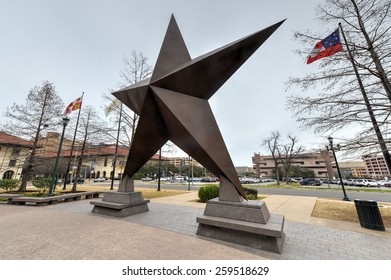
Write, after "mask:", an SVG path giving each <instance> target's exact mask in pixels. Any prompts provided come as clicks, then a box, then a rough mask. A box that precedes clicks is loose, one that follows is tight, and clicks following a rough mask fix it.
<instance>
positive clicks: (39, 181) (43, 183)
mask: <svg viewBox="0 0 391 280" xmlns="http://www.w3.org/2000/svg"><path fill="white" fill-rule="evenodd" d="M51 183H52V178H35V179H34V180H32V181H31V184H32V185H33V186H34V187H36V188H37V189H39V192H41V191H43V193H45V192H46V191H47V190H48V189H49V187H50V184H51Z"/></svg>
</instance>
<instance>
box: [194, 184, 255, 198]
mask: <svg viewBox="0 0 391 280" xmlns="http://www.w3.org/2000/svg"><path fill="white" fill-rule="evenodd" d="M243 189H244V193H245V194H246V196H247V199H249V200H257V199H258V190H257V189H252V188H245V187H244V188H243ZM218 196H219V186H218V185H213V184H210V185H205V186H203V187H201V188H200V189H199V190H198V197H199V199H200V201H202V202H208V200H211V199H213V198H216V197H218Z"/></svg>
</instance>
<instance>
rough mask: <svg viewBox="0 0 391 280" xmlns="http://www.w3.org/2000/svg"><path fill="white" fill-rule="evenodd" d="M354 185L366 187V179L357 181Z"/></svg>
mask: <svg viewBox="0 0 391 280" xmlns="http://www.w3.org/2000/svg"><path fill="white" fill-rule="evenodd" d="M354 185H355V186H357V187H364V186H365V182H364V179H356V181H355V182H354Z"/></svg>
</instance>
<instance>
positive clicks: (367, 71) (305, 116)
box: [287, 0, 391, 152]
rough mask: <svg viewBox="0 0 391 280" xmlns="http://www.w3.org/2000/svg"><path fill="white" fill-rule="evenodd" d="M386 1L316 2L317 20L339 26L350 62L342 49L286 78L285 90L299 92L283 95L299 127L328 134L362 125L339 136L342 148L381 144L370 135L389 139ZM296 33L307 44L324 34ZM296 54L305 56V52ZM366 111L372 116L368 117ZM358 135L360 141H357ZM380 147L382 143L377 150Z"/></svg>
mask: <svg viewBox="0 0 391 280" xmlns="http://www.w3.org/2000/svg"><path fill="white" fill-rule="evenodd" d="M390 5H391V2H390V1H385V0H373V1H368V0H341V1H340V0H327V1H326V4H324V5H320V6H319V7H318V9H317V19H318V20H319V21H320V22H321V23H322V25H324V26H330V29H331V28H336V27H337V25H338V23H342V25H343V26H344V31H345V34H346V38H347V43H348V45H349V46H350V48H351V50H352V54H353V61H349V59H350V58H349V56H347V55H346V53H343V52H342V53H338V54H336V55H334V56H332V57H330V58H327V59H323V60H321V61H320V64H319V68H320V71H318V72H316V73H313V74H309V75H306V76H304V77H292V78H290V79H289V81H288V86H289V89H292V88H295V89H296V88H297V89H298V90H299V91H300V93H293V94H292V95H291V96H290V97H288V100H287V106H288V108H289V109H290V110H291V111H292V112H293V113H294V114H295V116H296V118H297V120H298V121H300V122H301V123H302V124H303V126H304V127H306V128H310V129H312V130H314V131H315V132H316V133H328V134H333V133H335V132H337V131H340V130H342V129H346V128H349V127H355V128H358V127H359V128H361V129H360V130H359V131H358V135H355V136H354V137H351V138H345V139H344V140H345V143H344V145H343V146H344V147H345V148H346V149H352V148H357V147H360V146H363V147H361V148H365V151H367V152H368V151H370V150H373V149H374V148H376V149H377V150H379V148H378V147H379V144H381V143H380V141H379V140H378V139H379V137H375V136H376V135H375V134H377V133H382V134H383V138H385V139H387V138H389V134H390V131H389V129H388V126H389V123H390V109H391V95H390V89H391V86H390V79H389V74H390V72H389V70H386V69H390V66H391V55H390V54H391V43H390V42H391V40H390V39H391V27H390V26H391V20H390V18H391V17H390ZM331 24H333V27H331ZM322 32H323V31H322ZM295 37H296V38H297V39H299V40H300V41H301V42H302V43H303V44H305V45H307V46H309V47H312V46H313V43H314V39H317V40H318V39H321V38H322V37H324V34H323V35H319V34H318V35H313V34H309V33H308V32H307V33H306V34H303V33H300V32H296V33H295ZM345 49H346V46H345ZM297 53H298V54H300V55H306V54H307V53H308V51H305V52H303V51H301V50H300V51H297ZM351 62H353V63H354V65H356V66H357V68H358V70H359V73H358V74H359V76H360V78H361V80H362V83H363V86H364V89H365V92H366V94H367V96H368V102H367V101H366V100H364V99H363V94H362V89H361V88H360V85H359V84H358V82H357V77H356V75H355V73H354V69H353V68H352V63H351ZM304 92H308V93H309V94H307V95H304ZM368 113H369V114H373V117H372V116H371V117H368ZM373 120H376V122H375V124H374V122H373ZM376 124H377V125H378V126H379V127H378V129H377V128H376V127H375V126H376ZM364 135H365V139H362V138H363V136H364ZM357 139H360V141H357ZM361 140H365V141H363V142H362V144H361ZM384 149H385V148H384V145H383V147H381V150H384ZM362 151H363V150H362Z"/></svg>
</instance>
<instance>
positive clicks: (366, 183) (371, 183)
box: [364, 179, 377, 187]
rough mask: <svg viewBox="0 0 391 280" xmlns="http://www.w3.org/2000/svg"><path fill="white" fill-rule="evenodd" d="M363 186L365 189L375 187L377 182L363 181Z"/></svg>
mask: <svg viewBox="0 0 391 280" xmlns="http://www.w3.org/2000/svg"><path fill="white" fill-rule="evenodd" d="M364 184H365V185H366V186H367V187H377V182H376V181H375V180H373V179H364Z"/></svg>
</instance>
